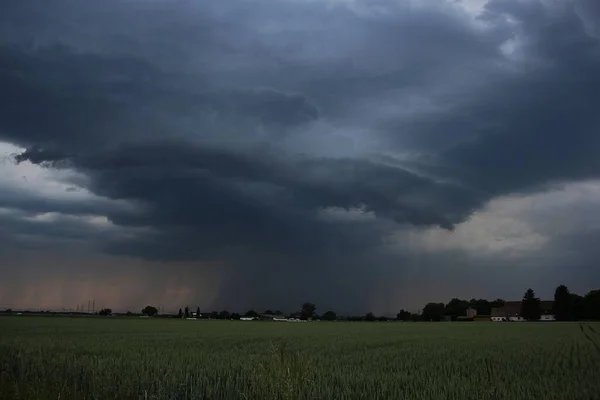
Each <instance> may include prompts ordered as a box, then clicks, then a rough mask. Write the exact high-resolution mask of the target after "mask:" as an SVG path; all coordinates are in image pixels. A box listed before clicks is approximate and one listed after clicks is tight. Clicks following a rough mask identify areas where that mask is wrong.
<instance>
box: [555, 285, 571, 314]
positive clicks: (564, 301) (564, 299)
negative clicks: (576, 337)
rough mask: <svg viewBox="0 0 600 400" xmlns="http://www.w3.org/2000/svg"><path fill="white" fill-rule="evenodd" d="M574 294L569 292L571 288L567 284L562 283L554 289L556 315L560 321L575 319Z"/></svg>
mask: <svg viewBox="0 0 600 400" xmlns="http://www.w3.org/2000/svg"><path fill="white" fill-rule="evenodd" d="M573 305H574V304H573V296H572V295H571V292H569V288H567V287H566V286H565V285H560V286H559V287H557V288H556V290H555V291H554V305H553V310H552V311H553V312H554V316H555V317H556V319H557V320H558V321H570V320H572V319H574V315H573V314H574V312H573V311H574V310H573Z"/></svg>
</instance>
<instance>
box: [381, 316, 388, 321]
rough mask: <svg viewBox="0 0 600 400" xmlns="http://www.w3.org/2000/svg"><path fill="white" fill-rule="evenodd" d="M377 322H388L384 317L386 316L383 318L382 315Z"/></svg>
mask: <svg viewBox="0 0 600 400" xmlns="http://www.w3.org/2000/svg"><path fill="white" fill-rule="evenodd" d="M379 321H380V322H387V321H389V318H388V317H386V316H384V315H382V316H381V317H379Z"/></svg>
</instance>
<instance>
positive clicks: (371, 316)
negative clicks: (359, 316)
mask: <svg viewBox="0 0 600 400" xmlns="http://www.w3.org/2000/svg"><path fill="white" fill-rule="evenodd" d="M365 321H369V322H373V321H377V317H376V316H375V314H373V313H372V312H370V313H368V314H367V315H365Z"/></svg>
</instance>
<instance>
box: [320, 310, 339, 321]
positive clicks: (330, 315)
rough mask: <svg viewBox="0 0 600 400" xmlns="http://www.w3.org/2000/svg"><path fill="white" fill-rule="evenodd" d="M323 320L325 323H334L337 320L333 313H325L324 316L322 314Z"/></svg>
mask: <svg viewBox="0 0 600 400" xmlns="http://www.w3.org/2000/svg"><path fill="white" fill-rule="evenodd" d="M323 319H324V320H325V321H335V320H336V319H337V315H336V313H334V312H333V311H327V312H326V313H325V314H323Z"/></svg>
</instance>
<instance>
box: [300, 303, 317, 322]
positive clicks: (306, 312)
mask: <svg viewBox="0 0 600 400" xmlns="http://www.w3.org/2000/svg"><path fill="white" fill-rule="evenodd" d="M315 311H317V306H315V305H314V304H313V303H308V302H306V303H304V304H302V309H301V310H300V318H301V319H309V318H313V317H314V316H315Z"/></svg>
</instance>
